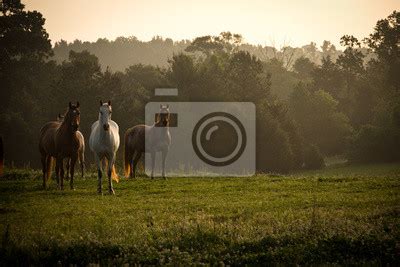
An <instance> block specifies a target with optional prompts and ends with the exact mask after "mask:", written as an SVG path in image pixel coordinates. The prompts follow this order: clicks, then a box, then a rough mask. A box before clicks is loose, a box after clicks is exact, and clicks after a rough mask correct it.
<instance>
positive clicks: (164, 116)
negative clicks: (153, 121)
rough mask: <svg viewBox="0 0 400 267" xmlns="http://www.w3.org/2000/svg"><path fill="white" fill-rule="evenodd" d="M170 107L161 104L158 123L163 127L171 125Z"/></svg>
mask: <svg viewBox="0 0 400 267" xmlns="http://www.w3.org/2000/svg"><path fill="white" fill-rule="evenodd" d="M169 116H170V115H169V105H168V104H167V105H162V104H160V112H159V113H158V118H157V123H158V124H161V125H162V126H164V127H165V126H168V125H169Z"/></svg>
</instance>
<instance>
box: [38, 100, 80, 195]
mask: <svg viewBox="0 0 400 267" xmlns="http://www.w3.org/2000/svg"><path fill="white" fill-rule="evenodd" d="M79 123H80V111H79V102H77V104H76V105H73V104H71V102H70V103H69V107H68V110H67V112H66V113H65V115H64V120H63V121H62V122H60V121H51V122H48V123H46V124H45V125H44V126H43V127H42V129H41V130H40V139H39V150H40V154H41V161H42V167H43V168H42V171H43V187H44V188H47V181H48V179H49V178H50V175H51V167H52V161H53V159H56V177H57V183H58V186H59V188H60V189H61V190H63V189H64V167H63V159H64V158H70V159H71V164H70V173H71V180H70V186H71V189H73V187H74V169H75V163H76V160H77V159H78V154H79V148H80V146H81V142H80V137H79V134H78V133H77V132H78V128H79Z"/></svg>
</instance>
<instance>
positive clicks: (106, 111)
mask: <svg viewBox="0 0 400 267" xmlns="http://www.w3.org/2000/svg"><path fill="white" fill-rule="evenodd" d="M111 114H112V107H111V100H108V102H107V103H103V101H101V100H100V111H99V122H100V125H103V129H104V131H108V130H110V120H111Z"/></svg>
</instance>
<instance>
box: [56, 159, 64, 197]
mask: <svg viewBox="0 0 400 267" xmlns="http://www.w3.org/2000/svg"><path fill="white" fill-rule="evenodd" d="M57 161H58V167H59V168H60V189H61V190H64V164H63V158H62V157H59V158H58V159H57Z"/></svg>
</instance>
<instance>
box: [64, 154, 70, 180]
mask: <svg viewBox="0 0 400 267" xmlns="http://www.w3.org/2000/svg"><path fill="white" fill-rule="evenodd" d="M70 166H71V158H67V164H66V165H65V169H67V176H66V177H65V180H68V179H69V177H71V174H70V173H69V170H70Z"/></svg>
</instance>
